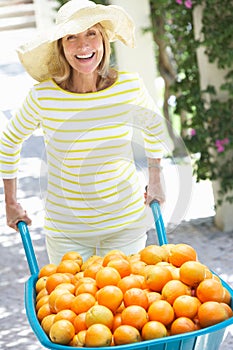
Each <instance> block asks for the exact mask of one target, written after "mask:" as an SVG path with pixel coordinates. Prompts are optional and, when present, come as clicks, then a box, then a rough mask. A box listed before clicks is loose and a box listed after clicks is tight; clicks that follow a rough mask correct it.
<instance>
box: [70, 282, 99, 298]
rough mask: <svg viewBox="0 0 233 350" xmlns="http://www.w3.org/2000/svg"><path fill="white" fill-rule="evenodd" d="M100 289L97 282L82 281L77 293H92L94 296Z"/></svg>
mask: <svg viewBox="0 0 233 350" xmlns="http://www.w3.org/2000/svg"><path fill="white" fill-rule="evenodd" d="M98 289H99V288H98V287H97V285H96V283H93V282H91V283H82V284H80V286H78V287H77V288H76V290H75V295H79V294H82V293H90V294H92V295H93V296H95V295H96V292H97V291H98Z"/></svg>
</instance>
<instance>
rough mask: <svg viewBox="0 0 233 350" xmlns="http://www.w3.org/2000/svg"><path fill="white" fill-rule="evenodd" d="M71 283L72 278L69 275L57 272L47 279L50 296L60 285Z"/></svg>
mask: <svg viewBox="0 0 233 350" xmlns="http://www.w3.org/2000/svg"><path fill="white" fill-rule="evenodd" d="M70 281H71V278H70V277H69V276H68V275H66V274H64V273H59V272H57V273H54V274H53V275H50V276H48V277H47V281H46V285H45V287H46V289H47V291H48V293H49V294H50V293H51V292H52V291H53V290H54V289H55V288H56V287H57V286H58V285H59V284H61V283H70Z"/></svg>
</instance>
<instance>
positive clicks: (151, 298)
mask: <svg viewBox="0 0 233 350" xmlns="http://www.w3.org/2000/svg"><path fill="white" fill-rule="evenodd" d="M146 293H147V299H148V302H149V306H150V305H151V304H152V303H153V302H154V301H156V300H161V299H162V295H161V294H160V293H158V292H151V291H147V292H146Z"/></svg>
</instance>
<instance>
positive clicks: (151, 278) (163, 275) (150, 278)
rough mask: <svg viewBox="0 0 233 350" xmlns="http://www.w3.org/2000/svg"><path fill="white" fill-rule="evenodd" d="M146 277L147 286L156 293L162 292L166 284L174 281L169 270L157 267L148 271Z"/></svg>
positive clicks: (152, 267)
mask: <svg viewBox="0 0 233 350" xmlns="http://www.w3.org/2000/svg"><path fill="white" fill-rule="evenodd" d="M144 277H145V283H146V286H147V287H148V288H149V289H150V290H152V291H154V292H161V290H162V288H163V287H164V286H165V284H166V283H167V282H168V281H170V280H172V274H171V272H170V271H169V269H167V268H166V267H164V266H157V265H155V266H151V267H150V268H149V269H147V270H146V272H145V274H144Z"/></svg>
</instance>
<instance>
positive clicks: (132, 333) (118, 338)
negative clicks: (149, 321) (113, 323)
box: [113, 325, 141, 345]
mask: <svg viewBox="0 0 233 350" xmlns="http://www.w3.org/2000/svg"><path fill="white" fill-rule="evenodd" d="M113 341H114V344H115V345H124V344H130V343H136V342H139V341H141V335H140V332H139V330H138V329H137V328H135V327H133V326H130V325H120V326H119V327H117V328H116V329H115V331H114V333H113Z"/></svg>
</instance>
